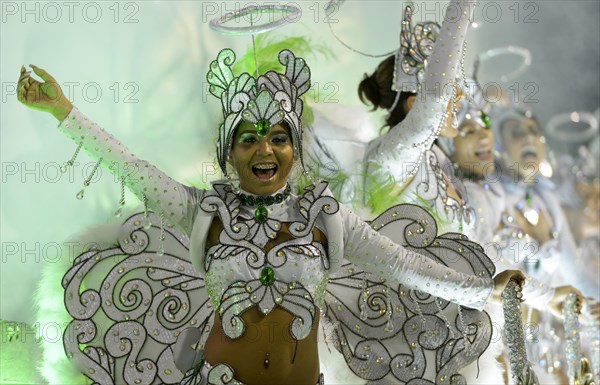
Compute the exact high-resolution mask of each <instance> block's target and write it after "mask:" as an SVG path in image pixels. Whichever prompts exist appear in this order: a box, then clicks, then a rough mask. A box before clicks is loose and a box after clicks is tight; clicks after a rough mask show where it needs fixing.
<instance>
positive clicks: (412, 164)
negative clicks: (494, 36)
mask: <svg viewBox="0 0 600 385" xmlns="http://www.w3.org/2000/svg"><path fill="white" fill-rule="evenodd" d="M474 5H475V2H471V1H466V0H463V1H461V0H452V2H451V3H450V4H449V6H448V7H447V8H446V15H445V17H444V21H443V23H442V25H441V30H440V35H439V36H438V38H437V40H436V42H435V46H434V49H433V53H432V54H431V56H430V57H429V58H428V59H427V67H426V68H425V74H424V76H423V81H422V82H421V88H420V91H419V92H418V93H417V96H416V100H415V102H414V104H413V106H412V108H411V109H410V110H409V112H408V114H407V116H406V117H405V118H404V120H403V121H402V122H400V123H398V124H397V125H396V126H394V127H392V128H391V129H390V131H389V132H388V133H386V134H385V135H382V136H380V137H378V138H377V139H375V140H373V141H372V142H371V143H370V144H369V147H368V149H367V153H366V155H365V161H366V167H367V175H369V176H374V177H375V179H374V180H373V179H371V178H367V184H368V183H369V182H373V181H378V182H382V181H385V179H383V180H381V178H387V177H388V176H391V177H393V178H394V179H395V182H396V183H397V184H399V185H400V186H404V185H406V184H407V183H408V182H410V179H411V175H412V174H413V172H414V171H415V169H416V168H417V167H418V165H419V163H420V160H421V158H422V156H423V154H424V152H425V151H426V150H428V149H429V148H431V146H432V144H433V142H434V141H435V139H436V138H437V136H438V134H439V130H440V127H441V126H440V124H441V120H442V116H444V114H445V113H446V112H447V110H448V107H449V106H448V103H449V101H450V99H451V97H452V94H453V92H454V91H453V88H454V87H453V86H452V84H453V82H454V80H455V79H456V75H457V68H458V64H459V60H460V57H461V51H462V45H463V43H464V41H465V36H466V32H467V28H468V25H469V19H470V16H471V14H472V12H473V8H474ZM368 187H369V186H367V188H368Z"/></svg>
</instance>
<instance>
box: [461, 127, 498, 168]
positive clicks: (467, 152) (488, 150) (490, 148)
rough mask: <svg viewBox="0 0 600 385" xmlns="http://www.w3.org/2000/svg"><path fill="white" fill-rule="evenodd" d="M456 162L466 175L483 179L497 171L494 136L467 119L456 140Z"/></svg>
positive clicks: (488, 130) (487, 129) (486, 129)
mask: <svg viewBox="0 0 600 385" xmlns="http://www.w3.org/2000/svg"><path fill="white" fill-rule="evenodd" d="M454 148H455V155H454V161H455V162H456V163H457V164H458V166H459V167H460V168H461V170H463V171H464V172H465V173H467V174H469V175H474V176H476V177H483V176H486V175H489V174H490V173H493V172H494V171H495V166H494V134H493V133H492V130H490V129H489V128H487V127H485V126H483V125H482V124H481V123H480V122H478V121H476V120H473V119H468V118H467V119H465V120H464V121H463V123H462V124H461V126H460V127H459V129H458V135H457V136H456V137H455V138H454Z"/></svg>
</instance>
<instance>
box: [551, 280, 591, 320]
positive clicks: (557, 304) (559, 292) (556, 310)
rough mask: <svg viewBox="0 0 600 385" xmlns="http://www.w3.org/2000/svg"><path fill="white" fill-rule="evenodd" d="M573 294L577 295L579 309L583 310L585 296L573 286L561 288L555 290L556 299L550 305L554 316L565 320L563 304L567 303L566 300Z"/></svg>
mask: <svg viewBox="0 0 600 385" xmlns="http://www.w3.org/2000/svg"><path fill="white" fill-rule="evenodd" d="M571 293H575V294H576V295H577V300H576V303H577V308H578V309H581V306H582V305H583V295H582V294H581V292H580V291H579V290H577V289H576V288H574V287H573V286H569V285H566V286H559V287H557V288H555V289H554V297H552V299H551V300H550V302H549V303H548V309H549V310H550V312H551V313H552V314H554V316H556V317H558V318H563V303H564V302H565V299H567V296H568V295H569V294H571Z"/></svg>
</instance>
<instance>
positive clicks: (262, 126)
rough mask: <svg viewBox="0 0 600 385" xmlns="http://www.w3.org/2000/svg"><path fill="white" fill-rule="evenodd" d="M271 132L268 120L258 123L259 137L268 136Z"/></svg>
mask: <svg viewBox="0 0 600 385" xmlns="http://www.w3.org/2000/svg"><path fill="white" fill-rule="evenodd" d="M270 131H271V123H270V122H269V121H268V120H267V119H261V120H259V121H258V122H257V123H256V132H257V133H258V136H266V135H267V134H268V133H269V132H270Z"/></svg>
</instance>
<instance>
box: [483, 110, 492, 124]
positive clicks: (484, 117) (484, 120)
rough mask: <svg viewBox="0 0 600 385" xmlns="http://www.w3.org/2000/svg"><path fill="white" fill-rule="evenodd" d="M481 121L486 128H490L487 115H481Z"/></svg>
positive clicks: (490, 120) (490, 122)
mask: <svg viewBox="0 0 600 385" xmlns="http://www.w3.org/2000/svg"><path fill="white" fill-rule="evenodd" d="M481 121H482V122H483V124H485V126H486V127H487V128H490V127H492V119H490V117H489V116H488V115H487V114H484V113H483V112H482V113H481Z"/></svg>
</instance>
